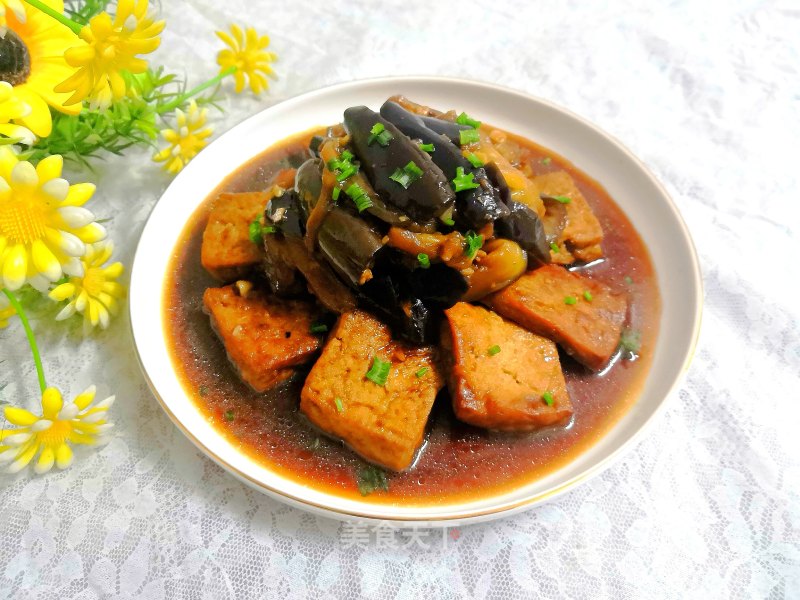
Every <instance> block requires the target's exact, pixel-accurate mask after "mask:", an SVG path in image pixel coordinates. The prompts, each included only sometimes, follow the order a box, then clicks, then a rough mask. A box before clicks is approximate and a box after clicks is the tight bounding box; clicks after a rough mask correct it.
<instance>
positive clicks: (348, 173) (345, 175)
mask: <svg viewBox="0 0 800 600" xmlns="http://www.w3.org/2000/svg"><path fill="white" fill-rule="evenodd" d="M356 173H358V167H357V166H356V165H352V164H351V165H348V166H347V167H346V168H345V169H343V170H342V171H341V172H340V173H339V174H338V175H337V176H336V181H338V182H339V183H341V182H342V181H344V180H345V179H349V178H350V177H352V176H353V175H355V174H356Z"/></svg>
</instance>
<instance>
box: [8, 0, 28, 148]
mask: <svg viewBox="0 0 800 600" xmlns="http://www.w3.org/2000/svg"><path fill="white" fill-rule="evenodd" d="M0 1H2V0H0ZM30 112H31V107H30V106H28V105H27V104H25V103H24V102H22V101H21V100H20V99H19V98H17V97H16V96H15V95H14V88H13V87H11V84H10V83H8V82H7V81H0V135H4V136H6V137H9V138H13V139H18V140H19V141H20V142H22V143H23V144H27V145H29V146H30V145H31V144H32V143H33V142H34V141H35V140H36V136H34V135H33V132H32V131H31V130H30V129H28V128H27V127H23V126H22V125H14V124H13V123H11V121H13V120H14V119H21V118H23V117H25V116H26V115H29V114H30Z"/></svg>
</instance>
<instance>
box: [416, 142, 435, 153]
mask: <svg viewBox="0 0 800 600" xmlns="http://www.w3.org/2000/svg"><path fill="white" fill-rule="evenodd" d="M419 149H420V150H423V151H425V152H427V153H428V154H430V153H431V152H434V151H435V150H436V148H435V147H434V145H433V144H423V143H420V145H419Z"/></svg>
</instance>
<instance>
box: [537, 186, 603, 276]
mask: <svg viewBox="0 0 800 600" xmlns="http://www.w3.org/2000/svg"><path fill="white" fill-rule="evenodd" d="M533 181H534V183H535V184H536V186H537V187H538V188H539V190H540V192H541V193H542V194H546V195H548V196H554V197H561V198H569V202H567V203H566V204H564V208H565V209H566V224H565V226H564V229H563V231H562V232H561V235H560V236H559V237H558V240H557V241H556V243H557V245H558V246H559V251H558V252H555V251H552V252H551V253H550V258H551V260H552V261H553V262H554V263H559V264H565V265H566V264H570V263H573V262H575V261H576V260H580V261H584V262H591V261H593V260H597V259H598V258H602V256H603V249H602V247H601V246H600V242H602V241H603V228H602V227H601V226H600V221H598V220H597V217H596V216H595V214H594V212H592V209H591V207H590V206H589V203H588V202H587V201H586V198H584V196H583V194H581V192H580V190H579V189H578V186H577V185H576V184H575V180H574V179H573V178H572V176H571V175H570V174H569V173H567V172H566V171H557V172H555V173H547V174H545V175H539V176H538V177H535V178H534V179H533Z"/></svg>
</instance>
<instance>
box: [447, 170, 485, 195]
mask: <svg viewBox="0 0 800 600" xmlns="http://www.w3.org/2000/svg"><path fill="white" fill-rule="evenodd" d="M450 183H451V185H452V186H453V189H454V190H455V191H456V192H461V191H463V190H472V189H475V188H476V187H479V186H478V183H477V182H476V181H475V174H474V173H466V174H465V173H464V167H458V168H457V169H456V176H455V177H454V178H453V181H452V182H450Z"/></svg>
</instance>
